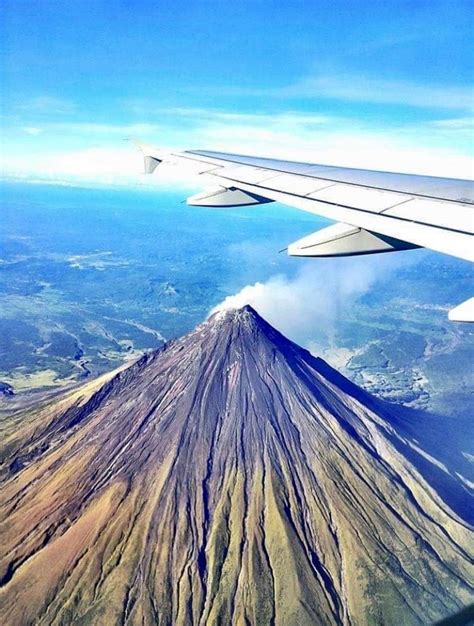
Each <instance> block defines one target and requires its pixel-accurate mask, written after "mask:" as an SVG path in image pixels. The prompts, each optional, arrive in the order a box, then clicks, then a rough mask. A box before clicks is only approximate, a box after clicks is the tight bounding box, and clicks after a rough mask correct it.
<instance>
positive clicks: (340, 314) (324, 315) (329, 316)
mask: <svg viewBox="0 0 474 626" xmlns="http://www.w3.org/2000/svg"><path fill="white" fill-rule="evenodd" d="M421 254H423V253H421ZM419 255H420V251H418V252H416V251H414V252H409V253H405V254H396V253H394V254H387V255H383V256H379V255H377V256H375V257H356V258H344V259H313V260H311V261H306V262H302V263H303V264H302V265H301V267H300V268H299V269H298V271H297V272H296V275H294V276H293V277H290V276H287V275H283V274H279V275H275V276H273V277H271V278H270V279H269V280H267V281H266V282H256V283H254V284H253V285H247V286H245V287H244V288H243V289H241V290H240V291H239V292H238V293H236V294H235V295H232V296H228V297H227V298H225V299H224V300H223V301H222V302H221V303H220V304H218V305H217V306H216V307H215V308H214V309H213V310H212V311H211V313H214V312H216V311H219V310H223V309H224V310H225V309H234V308H240V307H242V306H244V305H245V304H250V305H251V306H253V307H254V308H255V309H256V310H257V311H258V312H259V313H260V315H262V316H263V317H264V318H265V319H266V320H267V321H268V322H269V323H270V324H272V325H273V326H275V327H276V328H278V330H280V331H281V332H282V333H283V334H284V335H286V336H288V337H290V338H291V339H293V340H295V341H298V342H300V343H304V344H306V345H307V344H308V343H309V342H310V341H311V339H312V338H313V335H314V333H315V332H316V333H317V334H320V333H323V334H324V335H326V338H327V339H330V338H331V336H332V335H333V333H334V330H335V328H336V327H337V324H338V321H340V320H356V319H357V306H356V304H357V301H358V300H359V299H360V298H361V297H362V296H363V295H364V294H366V293H368V292H369V291H370V290H371V289H372V288H373V287H374V288H375V285H376V283H377V282H380V281H382V280H387V279H389V277H390V276H391V275H392V274H393V273H394V272H395V271H396V270H398V269H400V268H401V267H403V266H406V265H411V264H412V263H414V262H416V261H418V260H420V256H419ZM379 287H380V288H382V287H383V286H382V285H379ZM400 290H401V291H402V290H403V285H402V284H401V285H400Z"/></svg>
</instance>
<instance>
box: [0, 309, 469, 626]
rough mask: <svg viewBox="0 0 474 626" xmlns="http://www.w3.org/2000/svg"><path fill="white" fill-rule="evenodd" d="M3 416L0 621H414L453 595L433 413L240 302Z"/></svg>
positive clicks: (452, 460) (458, 474) (451, 609)
mask: <svg viewBox="0 0 474 626" xmlns="http://www.w3.org/2000/svg"><path fill="white" fill-rule="evenodd" d="M3 424H4V426H3V433H2V437H1V439H2V444H1V445H2V450H1V458H2V465H1V482H0V486H1V496H0V521H1V537H2V546H1V561H0V581H1V587H0V612H1V615H2V623H3V624H5V626H7V625H12V626H13V625H15V626H17V625H18V624H38V625H39V624H48V625H49V624H51V625H52V624H68V623H75V624H107V625H109V624H110V625H113V624H183V625H184V624H185V625H188V624H189V625H191V624H201V625H204V624H241V625H262V624H278V625H304V624H308V625H309V624H311V625H314V624H325V625H326V624H327V625H333V624H345V625H359V624H387V625H388V624H397V625H398V624H404V625H411V624H413V625H414V624H429V623H433V622H434V621H435V620H437V619H439V618H442V617H444V616H446V615H450V614H452V613H455V612H456V611H458V610H460V609H461V608H462V607H463V606H465V605H467V604H469V602H470V601H472V597H473V589H472V586H471V585H470V583H469V581H472V580H473V568H472V560H471V556H470V555H469V551H468V547H469V542H471V547H472V535H471V534H470V525H469V523H470V522H472V519H470V512H471V511H472V501H471V500H470V499H469V494H468V491H467V484H468V481H467V478H466V476H467V460H466V458H465V457H464V456H462V455H459V456H457V454H456V450H457V449H455V446H453V447H452V449H451V448H449V449H448V447H447V445H445V442H444V441H445V440H444V439H443V435H442V428H443V427H446V424H445V422H444V421H442V420H438V419H437V418H435V417H434V416H433V417H431V416H425V417H422V416H421V415H420V414H418V413H415V412H414V411H408V410H406V409H401V408H400V407H395V406H391V405H389V404H387V403H384V402H382V401H380V400H377V399H375V398H374V397H372V396H370V395H369V394H367V393H366V392H364V391H362V390H361V389H360V388H359V387H357V386H355V385H354V384H352V383H350V382H349V381H348V380H347V379H346V378H344V377H343V376H341V375H340V374H338V373H337V372H336V371H335V370H334V369H332V368H331V367H330V366H328V365H327V364H326V363H325V362H324V361H323V360H322V359H319V358H315V357H313V356H312V355H311V354H310V353H309V352H307V351H306V350H303V349H302V348H300V347H298V346H297V345H296V344H294V343H292V342H290V341H289V340H287V339H285V338H284V337H283V336H282V335H281V334H280V333H279V332H278V331H277V330H275V329H274V328H273V327H271V326H270V325H269V324H268V323H267V322H265V321H264V320H263V319H262V318H261V317H260V316H259V315H258V313H257V312H256V311H255V310H254V309H252V308H251V307H249V306H246V307H244V308H242V309H238V310H230V311H225V312H217V313H216V314H214V315H213V316H212V317H211V318H209V319H208V320H207V321H206V322H204V323H203V324H201V325H200V326H198V327H197V328H196V329H195V330H194V331H193V332H192V333H190V334H189V335H187V336H185V337H184V338H182V339H179V340H176V341H172V342H169V343H167V344H166V345H165V346H164V347H162V348H160V349H158V350H157V351H155V352H152V353H149V354H147V355H145V356H143V357H142V358H141V359H139V360H138V361H136V362H135V363H134V364H132V365H129V366H127V367H124V368H122V369H121V370H116V371H114V372H112V373H111V374H109V375H105V376H102V377H101V378H98V379H96V380H94V381H92V382H88V383H87V384H84V385H83V386H81V387H77V388H75V389H74V390H72V391H68V392H65V393H63V394H62V395H56V396H52V397H51V396H50V397H49V398H46V399H45V400H44V401H43V402H42V403H40V404H38V405H36V406H35V407H34V408H33V409H30V410H28V411H23V412H20V413H17V414H15V415H13V416H11V417H10V418H8V419H7V420H5V421H4V422H3ZM428 424H429V428H428V426H427V425H428ZM471 514H472V513H471Z"/></svg>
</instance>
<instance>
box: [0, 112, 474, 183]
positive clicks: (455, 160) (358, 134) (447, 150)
mask: <svg viewBox="0 0 474 626" xmlns="http://www.w3.org/2000/svg"><path fill="white" fill-rule="evenodd" d="M151 108H153V107H151ZM155 111H156V112H157V113H158V114H159V115H160V118H161V122H160V124H155V123H153V122H137V123H133V124H102V123H82V122H79V123H51V124H49V125H44V124H42V125H41V129H40V128H39V127H36V126H34V125H31V126H30V125H25V126H24V127H23V130H22V134H23V135H25V133H26V134H27V135H28V136H29V137H28V139H26V138H24V139H23V143H22V141H20V140H19V135H18V133H17V135H16V136H14V137H13V141H12V142H11V143H10V145H9V144H8V142H7V141H6V142H5V147H4V150H3V154H2V156H3V159H4V165H3V168H2V171H3V172H4V175H7V176H8V175H9V176H20V177H31V178H46V179H50V180H52V179H54V180H63V181H78V180H82V181H83V182H84V183H86V182H94V183H100V184H107V185H113V184H120V185H124V184H147V185H149V184H158V185H170V186H171V185H173V186H176V185H178V184H179V181H180V180H181V178H182V177H181V176H180V175H179V172H178V171H177V170H176V169H174V170H173V169H170V168H168V170H167V171H165V169H164V168H163V166H161V167H159V168H157V170H156V174H154V175H153V176H152V177H149V178H148V179H145V178H144V177H143V176H142V171H143V166H142V161H141V157H140V155H139V154H137V153H136V152H135V151H134V149H133V148H132V147H131V146H130V145H127V144H126V143H123V142H118V139H119V138H120V139H122V138H126V137H130V136H135V137H138V138H141V139H144V140H146V141H147V142H149V143H156V144H157V145H159V146H163V145H169V146H172V147H174V148H175V149H176V148H178V147H179V148H184V149H186V148H202V149H214V150H221V151H223V152H235V153H240V154H253V155H256V156H269V157H274V158H281V159H287V160H296V161H298V160H300V161H306V162H313V163H323V164H324V163H325V164H329V165H340V166H347V167H358V168H363V169H364V168H365V169H376V170H386V171H395V172H397V171H398V172H407V173H414V174H428V175H433V176H447V177H453V178H471V177H472V156H471V154H470V150H469V141H468V140H466V139H465V136H464V134H463V133H462V132H460V128H461V127H462V125H461V124H462V123H461V121H460V120H464V122H463V123H465V119H466V118H453V119H452V120H451V121H450V120H439V121H438V122H433V123H431V124H428V123H421V124H419V125H418V126H416V127H415V126H409V125H406V126H404V127H399V128H398V129H396V130H395V129H389V128H387V129H386V130H385V131H383V132H382V131H380V130H375V129H373V128H371V127H370V126H367V125H366V126H364V125H363V124H362V123H359V124H358V125H357V124H356V123H354V122H353V121H351V120H345V119H343V118H337V117H329V116H325V115H321V114H319V113H318V112H317V111H316V112H314V113H300V112H294V111H286V112H280V113H275V114H263V113H229V112H226V111H213V110H205V109H195V108H189V109H183V108H182V109H176V111H175V112H174V116H172V114H171V111H170V110H168V109H164V110H163V112H162V111H160V110H159V109H155ZM165 113H166V115H168V116H169V120H168V123H167V124H165V123H164V115H165ZM456 119H457V121H455V120H456ZM40 130H42V131H43V132H39V133H38V132H37V131H40ZM10 134H11V133H10ZM27 141H28V143H27ZM68 144H69V145H71V146H77V147H76V148H74V149H72V148H71V149H67V148H64V147H63V146H64V145H68ZM55 145H56V146H58V147H56V148H54V146H55ZM59 146H61V148H60V147H59ZM26 154H27V155H28V158H25V155H26ZM193 184H195V186H196V190H199V188H200V186H201V185H202V182H200V181H197V180H196V179H194V180H193ZM186 187H187V188H190V187H191V183H190V181H189V179H188V176H186Z"/></svg>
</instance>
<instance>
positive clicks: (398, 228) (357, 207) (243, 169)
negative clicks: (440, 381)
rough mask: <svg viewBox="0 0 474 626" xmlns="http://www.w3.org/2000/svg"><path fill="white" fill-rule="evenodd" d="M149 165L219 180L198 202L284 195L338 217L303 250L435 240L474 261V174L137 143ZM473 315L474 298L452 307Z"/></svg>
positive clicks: (367, 249)
mask: <svg viewBox="0 0 474 626" xmlns="http://www.w3.org/2000/svg"><path fill="white" fill-rule="evenodd" d="M138 145H139V147H140V149H141V150H142V152H143V154H144V158H145V171H146V172H147V173H150V174H151V173H153V171H154V170H155V169H156V167H157V166H158V165H159V164H160V163H162V162H164V163H170V164H174V165H175V166H183V167H185V168H186V170H187V171H188V172H192V173H193V174H200V175H202V176H203V177H204V178H206V179H207V181H212V183H213V185H214V188H213V189H210V190H207V191H205V192H203V193H200V194H197V195H195V196H192V197H190V198H188V200H187V202H188V204H190V205H193V206H210V207H233V206H244V205H252V204H262V203H264V202H273V201H276V202H281V203H282V204H286V205H288V206H292V207H296V208H297V209H301V210H303V211H308V212H310V213H314V214H316V215H320V216H323V217H326V218H329V219H331V220H334V221H336V222H337V223H336V224H333V225H331V226H328V227H326V228H323V229H321V230H319V231H316V232H315V233H312V234H311V235H309V236H307V237H304V238H303V239H300V240H299V241H296V242H294V243H292V244H290V245H289V246H288V254H290V255H292V256H302V257H324V256H352V255H359V254H372V253H377V252H390V251H393V250H404V249H409V248H418V247H424V248H431V249H432V250H436V251H438V252H443V253H445V254H449V255H452V256H455V257H458V258H461V259H465V260H468V261H471V262H472V261H474V245H473V235H474V206H473V205H474V182H473V181H468V180H456V179H449V178H434V177H430V176H415V175H411V174H396V173H391V172H378V171H370V170H360V169H352V168H344V167H334V166H328V165H317V164H311V163H296V162H292V161H280V160H276V159H268V158H259V157H252V156H242V155H238V154H226V153H222V152H211V151H205V150H189V151H183V152H165V151H161V150H158V149H156V148H153V147H151V146H147V145H145V144H141V143H139V144H138ZM450 319H453V320H457V321H471V320H472V321H474V298H471V299H470V300H467V301H466V302H464V303H462V304H461V305H459V306H458V307H456V308H455V309H453V310H452V311H451V312H450Z"/></svg>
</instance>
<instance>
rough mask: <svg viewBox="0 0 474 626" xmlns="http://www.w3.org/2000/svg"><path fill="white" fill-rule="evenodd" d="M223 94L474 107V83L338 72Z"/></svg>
mask: <svg viewBox="0 0 474 626" xmlns="http://www.w3.org/2000/svg"><path fill="white" fill-rule="evenodd" d="M220 93H221V94H222V93H227V94H229V95H244V96H267V97H269V98H272V97H273V98H284V99H296V98H307V99H312V100H319V99H321V98H323V99H333V100H343V101H349V102H362V103H367V104H396V105H402V106H413V107H422V108H428V109H432V108H444V109H457V110H472V109H473V107H474V91H473V87H472V86H462V85H461V86H460V85H432V84H420V83H416V82H412V81H406V80H394V79H384V78H376V77H373V76H367V75H363V74H347V73H346V74H345V73H344V72H336V71H335V72H334V73H333V74H331V75H316V76H307V77H305V78H303V79H301V80H299V81H297V82H295V83H293V84H290V85H282V86H281V87H276V88H259V87H256V88H255V87H249V88H245V87H221V88H220Z"/></svg>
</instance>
